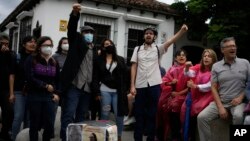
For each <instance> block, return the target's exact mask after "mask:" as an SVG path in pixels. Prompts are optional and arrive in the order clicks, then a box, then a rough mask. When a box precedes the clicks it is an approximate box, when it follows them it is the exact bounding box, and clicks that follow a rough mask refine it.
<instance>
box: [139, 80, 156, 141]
mask: <svg viewBox="0 0 250 141" xmlns="http://www.w3.org/2000/svg"><path fill="white" fill-rule="evenodd" d="M136 91H137V94H136V95H135V103H134V115H135V120H136V122H135V130H134V139H135V141H142V135H143V133H144V132H146V133H147V135H148V137H147V141H154V138H155V135H156V112H157V105H158V101H159V97H160V85H155V86H148V87H146V88H137V89H136ZM145 125H146V126H145ZM144 129H146V130H144Z"/></svg>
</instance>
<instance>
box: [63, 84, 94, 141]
mask: <svg viewBox="0 0 250 141" xmlns="http://www.w3.org/2000/svg"><path fill="white" fill-rule="evenodd" d="M89 101H90V94H89V93H87V92H83V91H82V90H80V89H78V88H76V87H74V86H72V87H71V88H70V89H69V90H68V92H67V94H66V95H65V96H64V97H63V102H62V113H61V131H60V136H61V139H62V141H66V129H67V126H68V125H69V124H70V123H77V122H83V121H84V115H85V113H86V112H88V110H89Z"/></svg>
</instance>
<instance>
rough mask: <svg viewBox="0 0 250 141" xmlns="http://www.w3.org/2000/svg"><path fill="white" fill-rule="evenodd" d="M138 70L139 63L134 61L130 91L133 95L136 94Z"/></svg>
mask: <svg viewBox="0 0 250 141" xmlns="http://www.w3.org/2000/svg"><path fill="white" fill-rule="evenodd" d="M136 72H137V63H134V62H133V63H132V65H131V82H130V93H131V94H132V95H135V94H136V89H135V77H136Z"/></svg>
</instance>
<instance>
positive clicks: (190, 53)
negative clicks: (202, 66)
mask: <svg viewBox="0 0 250 141" xmlns="http://www.w3.org/2000/svg"><path fill="white" fill-rule="evenodd" d="M182 49H184V50H185V51H186V52H187V60H188V61H192V63H193V64H198V63H200V60H201V55H202V52H203V50H204V48H202V47H198V46H183V47H182Z"/></svg>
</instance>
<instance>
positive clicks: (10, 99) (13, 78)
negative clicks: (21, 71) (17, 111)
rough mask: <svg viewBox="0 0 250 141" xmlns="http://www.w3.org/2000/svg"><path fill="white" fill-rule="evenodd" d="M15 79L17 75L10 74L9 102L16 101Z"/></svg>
mask: <svg viewBox="0 0 250 141" xmlns="http://www.w3.org/2000/svg"><path fill="white" fill-rule="evenodd" d="M14 80H15V75H14V74H10V76H9V94H10V96H9V102H10V103H13V102H14V101H15V95H14Z"/></svg>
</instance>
